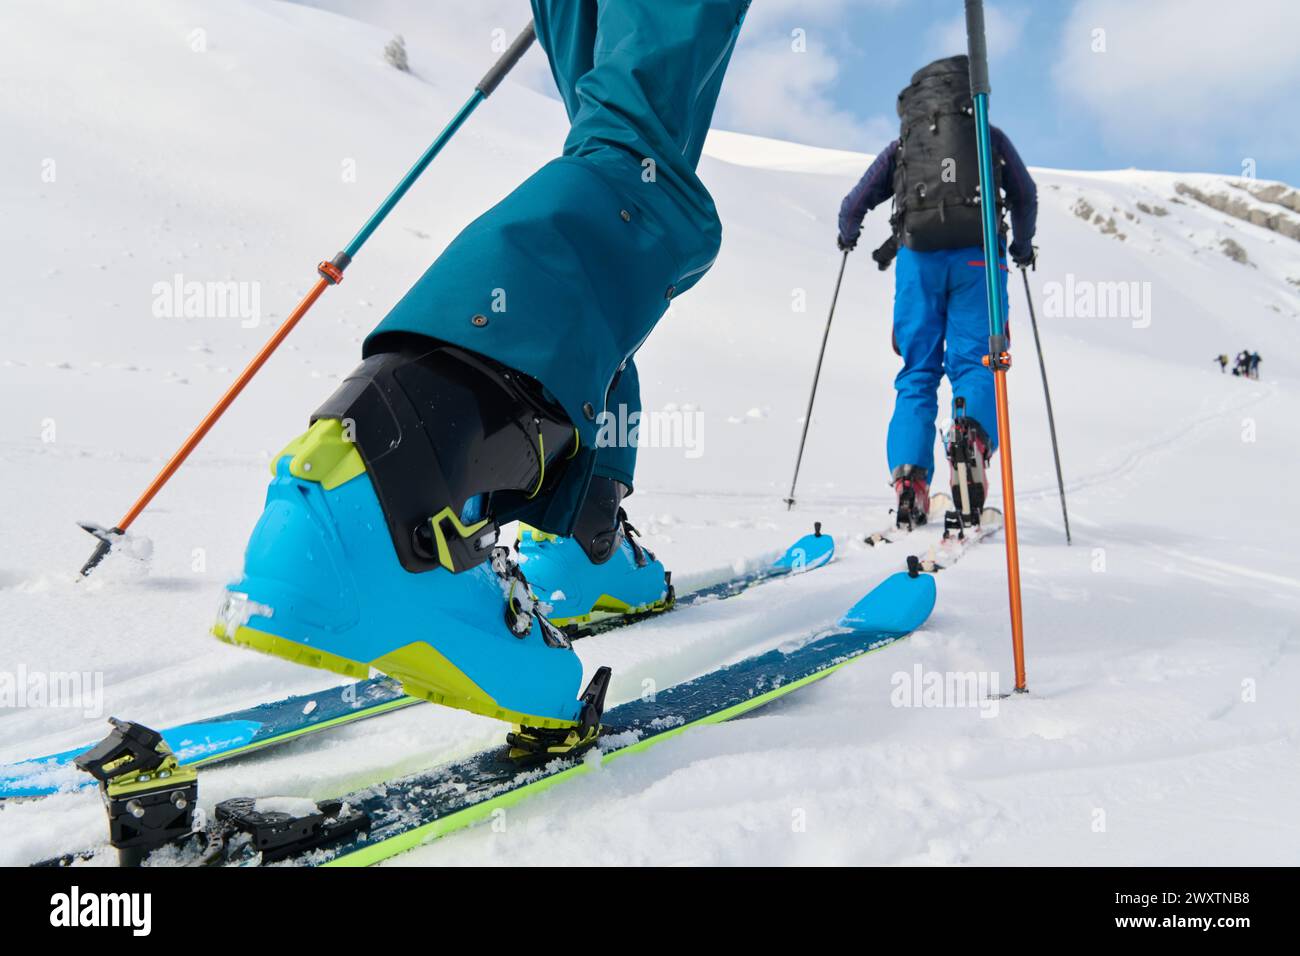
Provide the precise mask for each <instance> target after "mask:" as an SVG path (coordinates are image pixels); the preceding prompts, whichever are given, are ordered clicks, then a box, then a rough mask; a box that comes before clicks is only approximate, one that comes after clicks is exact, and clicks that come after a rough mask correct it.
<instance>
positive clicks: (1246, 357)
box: [1232, 350, 1250, 377]
mask: <svg viewBox="0 0 1300 956" xmlns="http://www.w3.org/2000/svg"><path fill="white" fill-rule="evenodd" d="M1232 374H1233V375H1240V376H1244V377H1249V376H1250V352H1249V351H1246V350H1243V351H1241V352H1238V353H1237V358H1236V361H1235V363H1234V364H1233V366H1232Z"/></svg>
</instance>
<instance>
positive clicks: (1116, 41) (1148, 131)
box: [1055, 0, 1300, 178]
mask: <svg viewBox="0 0 1300 956" xmlns="http://www.w3.org/2000/svg"><path fill="white" fill-rule="evenodd" d="M1096 31H1104V33H1102V34H1098V33H1097V32H1096ZM1098 37H1100V38H1102V39H1104V43H1105V50H1104V52H1094V49H1093V47H1094V44H1095V42H1096V41H1097V38H1098ZM1298 37H1300V3H1297V2H1296V0H1235V2H1233V3H1232V4H1224V3H1223V2H1222V0H1143V2H1142V3H1140V4H1135V3H1132V2H1131V0H1080V2H1078V3H1076V4H1075V6H1074V9H1073V10H1072V11H1071V13H1070V15H1069V16H1068V17H1067V19H1066V22H1065V27H1064V31H1063V34H1062V38H1061V53H1060V58H1059V61H1058V64H1057V68H1056V72H1055V79H1056V83H1057V85H1058V87H1059V89H1060V91H1061V93H1062V94H1063V96H1064V97H1065V99H1066V101H1067V102H1069V103H1071V104H1072V105H1075V106H1077V107H1079V108H1081V109H1084V110H1086V111H1088V113H1090V114H1092V115H1093V116H1094V117H1095V119H1096V121H1097V122H1098V124H1099V126H1100V128H1101V129H1102V131H1103V134H1104V135H1106V136H1107V137H1108V138H1110V139H1112V140H1116V141H1120V142H1121V143H1122V144H1123V145H1124V146H1126V147H1127V148H1129V149H1130V150H1131V151H1132V152H1136V153H1142V152H1143V151H1147V150H1154V149H1156V148H1157V147H1161V148H1163V149H1164V150H1166V151H1167V150H1168V149H1169V148H1170V147H1174V148H1177V149H1179V150H1181V151H1182V152H1183V154H1184V155H1187V156H1188V158H1189V160H1190V161H1192V162H1201V161H1202V160H1201V159H1200V157H1201V156H1203V155H1212V154H1213V152H1214V150H1212V149H1211V146H1212V145H1213V146H1218V147H1219V150H1218V152H1219V153H1220V154H1221V153H1222V147H1224V146H1227V147H1228V148H1230V149H1239V150H1240V154H1241V157H1242V159H1243V160H1244V159H1246V158H1248V157H1250V158H1256V159H1258V160H1259V161H1260V163H1261V166H1260V169H1259V175H1260V176H1261V177H1265V178H1267V177H1268V176H1269V173H1268V169H1267V168H1266V157H1268V156H1269V155H1274V156H1279V157H1280V158H1285V157H1293V156H1295V155H1297V154H1298V153H1300V133H1298V132H1297V124H1296V122H1295V117H1296V106H1295V104H1296V99H1297V95H1298V94H1300V55H1298V51H1297V42H1298V41H1297V38H1298ZM1210 141H1213V143H1211V142H1210Z"/></svg>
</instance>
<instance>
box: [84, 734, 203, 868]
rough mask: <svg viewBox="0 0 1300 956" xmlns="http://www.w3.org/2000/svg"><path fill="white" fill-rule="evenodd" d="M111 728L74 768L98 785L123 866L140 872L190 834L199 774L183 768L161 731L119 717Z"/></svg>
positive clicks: (110, 839)
mask: <svg viewBox="0 0 1300 956" xmlns="http://www.w3.org/2000/svg"><path fill="white" fill-rule="evenodd" d="M109 723H110V724H112V725H113V731H112V732H111V733H110V734H109V735H108V736H107V737H105V738H104V739H103V740H101V741H100V742H99V743H98V744H96V745H95V746H94V747H92V748H91V749H90V750H87V751H86V752H85V753H83V754H81V755H80V756H79V757H77V758H76V760H75V761H74V762H75V764H76V766H77V767H78V769H81V770H84V771H86V772H87V773H89V774H90V775H91V776H93V777H94V778H95V779H96V780H98V781H99V790H100V794H101V795H102V797H103V799H104V805H105V807H106V808H107V809H108V828H109V842H110V843H111V844H112V845H113V846H114V847H116V848H117V851H118V862H119V863H120V864H121V865H122V866H138V865H139V864H140V862H141V861H142V860H143V859H144V858H145V857H146V856H148V855H149V854H150V853H151V852H152V851H154V850H156V849H157V848H159V847H161V846H163V845H164V844H167V843H173V842H175V841H177V840H181V839H183V838H185V837H186V836H188V835H189V834H190V833H191V831H192V828H193V824H194V808H195V806H196V805H197V803H198V794H199V779H198V772H197V771H196V770H194V769H193V768H192V767H182V766H181V765H180V763H179V762H178V761H177V759H176V755H175V754H174V753H172V750H171V748H170V747H168V746H167V744H166V742H165V741H164V740H163V738H162V735H161V734H160V733H158V732H157V731H155V730H150V729H149V728H148V727H145V726H144V725H143V724H136V723H131V722H129V721H124V720H118V719H117V718H115V717H113V718H109Z"/></svg>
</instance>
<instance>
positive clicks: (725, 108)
mask: <svg viewBox="0 0 1300 956" xmlns="http://www.w3.org/2000/svg"><path fill="white" fill-rule="evenodd" d="M839 73H840V66H839V63H838V62H837V61H836V59H835V58H834V57H833V56H831V55H830V54H829V53H827V52H826V51H825V49H824V48H823V47H821V46H820V44H817V43H816V42H815V41H812V40H810V41H809V46H808V50H807V52H804V53H796V52H793V51H791V49H790V45H789V43H788V42H786V41H783V40H777V41H774V42H767V43H762V44H751V45H750V46H748V47H746V48H745V49H743V50H738V51H737V53H736V56H735V57H734V59H733V61H732V64H731V68H730V69H729V70H728V72H727V81H726V83H725V85H724V86H723V92H722V98H721V101H720V103H719V105H718V111H717V113H716V114H715V117H714V125H715V126H718V127H720V128H723V129H732V130H737V131H739V132H744V133H756V134H759V135H763V136H772V137H775V138H778V139H790V140H794V141H796V142H801V143H810V144H812V145H816V146H834V147H837V148H840V149H855V148H857V149H862V150H866V151H869V152H875V151H877V150H879V149H880V148H881V147H882V146H883V145H884V144H885V143H887V142H888V141H889V140H890V139H891V138H892V137H893V136H894V135H896V130H895V126H896V125H897V123H896V121H893V120H886V119H884V118H883V117H881V118H879V119H875V120H871V121H863V120H862V119H861V118H860V117H858V116H855V115H854V114H852V113H849V112H848V111H846V110H843V109H839V108H837V107H836V106H834V105H833V103H832V98H831V92H830V91H832V90H834V89H835V86H836V83H837V81H838V77H839ZM888 105H892V104H888Z"/></svg>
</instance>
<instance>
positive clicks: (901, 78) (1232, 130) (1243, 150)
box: [298, 0, 1300, 186]
mask: <svg viewBox="0 0 1300 956" xmlns="http://www.w3.org/2000/svg"><path fill="white" fill-rule="evenodd" d="M298 2H301V3H307V4H310V5H312V6H318V7H323V8H325V9H329V10H333V11H335V12H338V13H343V14H345V15H348V16H352V17H356V18H357V19H361V20H366V21H369V22H371V23H375V24H377V25H381V26H384V27H387V28H388V29H391V30H393V31H394V32H400V33H402V34H404V35H405V36H406V38H407V40H408V42H409V47H410V50H411V60H412V63H413V64H414V65H415V68H416V70H417V72H419V73H421V74H423V75H425V76H428V77H436V78H439V79H446V78H448V77H449V76H450V75H452V73H453V72H454V70H455V68H454V67H453V64H451V63H449V62H447V60H446V59H445V53H446V51H447V50H448V48H449V46H448V45H449V42H451V43H452V45H453V47H454V48H456V49H463V52H464V58H465V63H466V64H467V65H464V68H463V69H462V70H461V72H463V73H465V75H468V74H469V73H474V75H475V76H477V72H478V71H481V69H482V66H481V64H482V63H484V62H486V61H487V60H488V58H489V56H490V53H489V51H488V49H487V38H488V37H489V35H490V34H491V33H492V31H497V32H499V33H502V34H503V35H508V36H514V35H515V33H516V32H517V31H518V30H519V28H520V26H521V25H522V24H523V23H525V22H527V19H528V16H529V13H530V6H529V3H528V0H472V2H470V0H298ZM985 7H986V11H987V12H986V15H987V20H988V35H989V46H990V52H991V59H992V78H993V101H992V116H993V121H994V122H995V123H996V124H998V125H999V126H1001V127H1003V128H1004V129H1005V130H1006V131H1007V133H1008V134H1010V136H1011V138H1012V140H1013V141H1014V142H1015V143H1016V146H1017V148H1018V149H1019V150H1020V152H1021V154H1022V155H1023V156H1024V158H1025V161H1026V162H1028V163H1029V164H1030V165H1036V166H1051V167H1055V168H1058V169H1122V168H1127V167H1134V166H1135V167H1139V168H1143V169H1164V170H1176V171H1204V172H1219V173H1226V174H1235V175H1243V174H1248V173H1249V172H1250V167H1249V166H1248V165H1247V163H1248V161H1253V164H1254V165H1253V170H1254V175H1256V176H1257V177H1258V178H1260V179H1280V180H1284V181H1286V182H1289V183H1291V184H1292V185H1294V186H1300V105H1298V104H1300V0H1231V2H1225V0H986V3H985ZM963 11H964V3H963V0H754V3H753V6H751V7H750V12H749V16H748V18H747V20H746V23H745V27H744V30H743V31H742V33H741V37H740V42H739V44H738V46H737V50H736V55H735V57H734V58H733V60H732V65H731V68H730V70H729V72H728V75H727V80H726V83H725V85H724V87H723V93H722V99H721V101H720V103H719V107H718V112H717V114H716V116H715V125H716V126H719V127H721V128H724V129H732V130H739V131H741V132H747V133H757V134H761V135H767V136H775V137H779V138H782V139H790V140H795V141H797V142H803V143H813V144H815V145H819V146H832V147H840V148H845V149H854V150H861V151H864V152H876V151H877V150H879V149H880V148H881V147H883V146H884V145H885V144H886V143H887V142H888V141H889V140H890V139H891V138H893V136H895V135H896V134H897V129H898V120H897V117H896V114H895V113H894V103H895V98H896V97H897V95H898V91H899V90H900V89H901V88H902V87H903V86H905V85H906V83H907V81H908V79H909V78H910V77H911V75H912V73H913V72H914V71H915V70H916V69H917V68H918V67H920V66H922V65H924V64H925V63H927V62H929V61H930V60H933V59H936V58H938V57H940V56H946V55H950V54H952V53H958V52H963V50H964V47H965V26H964V20H963ZM797 31H802V33H801V34H797V33H796V32H797ZM799 36H801V37H802V38H803V40H804V46H805V50H804V52H798V51H797V50H796V49H795V46H797V39H798V37H799ZM457 75H459V74H457ZM512 79H514V80H515V81H516V82H522V83H526V84H527V85H529V86H532V87H534V88H536V89H538V90H540V91H543V92H545V93H547V94H548V95H552V96H553V95H555V88H554V84H553V82H552V80H551V77H550V73H549V71H548V70H547V68H546V62H545V59H544V58H543V57H541V56H540V55H537V54H533V55H531V56H528V57H526V58H525V59H524V62H523V63H521V64H520V67H519V68H518V69H516V70H515V72H514V73H513V74H512Z"/></svg>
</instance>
